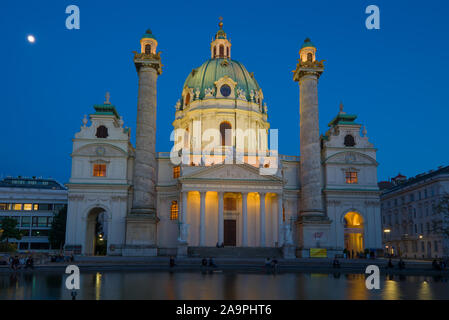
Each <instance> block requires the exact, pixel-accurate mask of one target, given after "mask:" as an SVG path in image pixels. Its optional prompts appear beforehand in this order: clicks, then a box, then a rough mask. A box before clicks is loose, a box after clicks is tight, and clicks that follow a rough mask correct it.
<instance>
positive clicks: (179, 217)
mask: <svg viewBox="0 0 449 320" xmlns="http://www.w3.org/2000/svg"><path fill="white" fill-rule="evenodd" d="M156 49H157V40H156V39H155V37H154V35H153V34H152V33H151V31H147V33H146V34H145V35H144V36H143V37H142V39H141V50H140V53H136V54H135V57H134V62H135V65H136V69H137V72H138V76H139V91H138V118H137V130H136V147H135V148H134V146H132V144H131V142H130V136H131V133H130V130H129V129H128V128H125V127H124V122H123V119H122V117H120V116H119V114H118V112H117V110H116V108H115V106H113V105H112V104H111V103H110V102H109V98H107V101H106V102H105V103H104V104H102V105H96V106H95V113H93V114H91V115H90V116H89V119H87V118H85V119H84V121H83V126H82V127H81V131H80V132H78V133H76V135H75V139H74V143H73V152H72V155H71V156H72V159H73V160H72V175H71V179H70V182H69V184H68V188H69V206H68V221H67V226H68V227H67V228H68V229H67V241H66V243H67V248H69V249H70V248H71V249H75V250H79V251H80V252H82V253H83V254H93V253H94V252H95V245H96V244H98V243H99V241H103V243H107V253H108V254H109V255H156V254H159V255H164V254H178V255H185V254H186V253H187V250H188V249H189V248H190V249H189V250H194V249H198V248H205V247H215V246H216V244H217V243H219V244H221V243H223V244H224V245H225V246H226V247H248V248H283V249H284V255H285V256H288V257H293V256H294V255H295V254H296V255H298V256H309V255H310V252H311V251H310V249H313V248H325V249H327V254H328V255H329V256H333V255H334V254H335V253H341V252H342V251H343V249H344V248H345V247H346V248H347V249H348V250H354V251H357V252H358V251H363V250H364V249H366V248H370V249H380V248H381V221H380V208H379V191H378V188H377V162H376V149H375V148H374V146H373V145H372V144H371V143H370V142H369V141H368V137H367V135H366V130H365V129H364V130H361V125H360V124H358V123H356V122H355V119H356V116H355V115H352V114H347V113H345V112H344V111H343V106H340V111H339V113H338V114H337V115H336V117H335V118H334V119H333V120H332V121H331V122H330V123H329V130H328V131H327V132H326V133H325V134H324V135H321V136H320V134H319V129H318V94H317V84H318V78H319V77H320V75H321V74H322V72H323V70H324V66H323V63H322V62H321V61H318V60H316V57H315V55H316V47H315V46H314V45H313V44H312V43H311V42H310V40H309V39H306V41H305V42H304V44H303V45H302V47H301V50H300V52H299V54H300V59H299V60H298V63H297V67H296V70H295V73H294V80H295V81H297V82H299V88H300V116H301V122H300V143H301V150H300V151H301V152H300V154H301V158H300V157H297V156H286V155H278V154H277V153H276V152H270V150H269V148H268V147H269V146H268V144H269V143H268V142H269V139H270V135H269V128H270V124H269V122H268V107H267V105H266V103H265V102H264V95H263V91H262V89H261V87H260V86H259V84H258V83H257V81H256V79H255V77H254V74H253V73H250V72H248V71H247V70H246V68H245V67H244V66H243V64H242V63H240V62H238V61H236V60H234V59H231V43H230V41H229V40H228V38H227V35H226V33H225V32H224V31H223V28H222V23H220V28H219V30H218V32H217V33H216V35H215V38H214V39H213V41H212V43H211V52H210V55H211V56H210V59H208V60H206V61H205V62H204V63H203V64H202V65H201V66H199V67H197V68H194V69H193V70H192V72H191V73H190V74H189V75H188V77H187V79H186V81H185V83H184V86H183V87H182V91H181V97H180V99H179V100H178V102H177V103H176V106H175V120H174V121H173V126H174V129H175V132H174V135H173V140H174V145H175V147H174V149H173V151H174V152H172V153H170V152H160V153H156V152H155V134H156V126H155V116H156V86H157V85H156V83H157V78H158V76H159V75H160V74H161V60H160V55H159V53H157V52H156ZM274 81H275V80H274ZM272 110H275V112H281V111H280V106H273V109H272ZM89 122H90V123H89ZM279 130H281V132H282V128H279ZM227 131H228V132H230V133H231V135H230V136H229V137H230V138H228V139H226V134H225V133H226V132H227ZM361 131H362V132H361ZM291 139H296V137H291ZM205 148H210V149H211V150H212V155H210V156H204V155H203V151H204V149H205ZM220 152H221V154H220ZM229 152H234V154H237V155H239V157H240V158H239V159H240V160H241V161H240V163H236V161H235V160H236V159H235V158H236V156H231V160H232V161H231V163H228V162H227V161H226V159H229V158H227V154H229ZM175 155H177V156H179V158H178V160H183V163H181V164H178V163H177V162H176V161H173V159H174V158H176V157H175ZM257 155H259V156H260V155H262V157H257ZM263 170H265V172H264V174H261V172H263ZM270 170H271V171H270ZM99 213H102V216H101V217H102V218H101V219H98V216H99ZM99 220H101V221H99ZM98 223H101V224H106V225H107V228H102V230H107V232H106V233H104V232H103V235H102V236H101V237H102V239H100V238H99V235H98V234H97V233H96V231H95V230H97V228H96V227H95V226H96V225H97V224H98ZM289 234H291V236H290V235H289Z"/></svg>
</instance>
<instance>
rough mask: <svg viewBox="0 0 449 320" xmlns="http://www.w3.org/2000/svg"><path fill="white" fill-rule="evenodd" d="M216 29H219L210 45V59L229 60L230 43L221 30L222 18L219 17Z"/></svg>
mask: <svg viewBox="0 0 449 320" xmlns="http://www.w3.org/2000/svg"><path fill="white" fill-rule="evenodd" d="M219 19H220V22H219V23H218V27H219V28H220V29H219V30H218V31H217V33H216V34H215V39H214V40H212V43H211V44H210V51H211V58H212V59H216V58H226V59H230V58H231V42H230V41H229V40H228V37H227V35H226V32H224V30H223V17H220V18H219Z"/></svg>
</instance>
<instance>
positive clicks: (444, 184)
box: [381, 166, 449, 259]
mask: <svg viewBox="0 0 449 320" xmlns="http://www.w3.org/2000/svg"><path fill="white" fill-rule="evenodd" d="M384 183H385V182H384ZM448 193H449V166H445V167H443V166H441V167H439V168H438V169H437V170H430V171H428V172H425V173H421V174H418V175H416V176H415V177H410V178H408V179H407V177H405V176H402V175H398V176H396V177H395V178H393V179H391V182H390V183H387V184H386V188H384V189H383V190H382V195H381V214H382V226H383V243H384V248H385V251H386V252H387V253H388V254H390V255H393V256H401V257H404V258H413V259H415V258H417V259H434V258H442V257H447V256H448V255H449V243H448V242H449V241H448V239H447V238H445V237H444V235H443V234H442V233H441V232H438V226H439V225H440V223H441V222H442V221H445V220H447V217H445V216H444V214H443V213H441V212H438V210H437V208H436V207H437V206H438V204H439V202H440V201H441V200H442V198H443V197H444V196H445V195H447V194H448Z"/></svg>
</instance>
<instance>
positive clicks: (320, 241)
mask: <svg viewBox="0 0 449 320" xmlns="http://www.w3.org/2000/svg"><path fill="white" fill-rule="evenodd" d="M331 223H332V221H331V220H330V219H329V218H328V217H327V216H323V215H303V216H301V217H299V219H298V221H297V222H296V225H297V228H298V229H297V231H298V238H299V243H300V246H299V252H298V254H299V256H300V257H303V258H307V257H314V256H316V257H324V256H328V251H329V253H330V250H331V248H332V250H333V248H334V246H331V245H330V243H329V235H330V229H331Z"/></svg>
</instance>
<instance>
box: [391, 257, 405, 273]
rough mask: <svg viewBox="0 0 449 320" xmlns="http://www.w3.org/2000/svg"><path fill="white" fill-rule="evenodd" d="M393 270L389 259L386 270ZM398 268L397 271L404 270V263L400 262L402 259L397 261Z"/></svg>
mask: <svg viewBox="0 0 449 320" xmlns="http://www.w3.org/2000/svg"><path fill="white" fill-rule="evenodd" d="M393 268H394V265H393V261H392V260H391V258H390V259H389V260H388V264H387V269H393ZM398 268H399V270H403V269H405V262H404V260H402V258H400V259H399V262H398Z"/></svg>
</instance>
